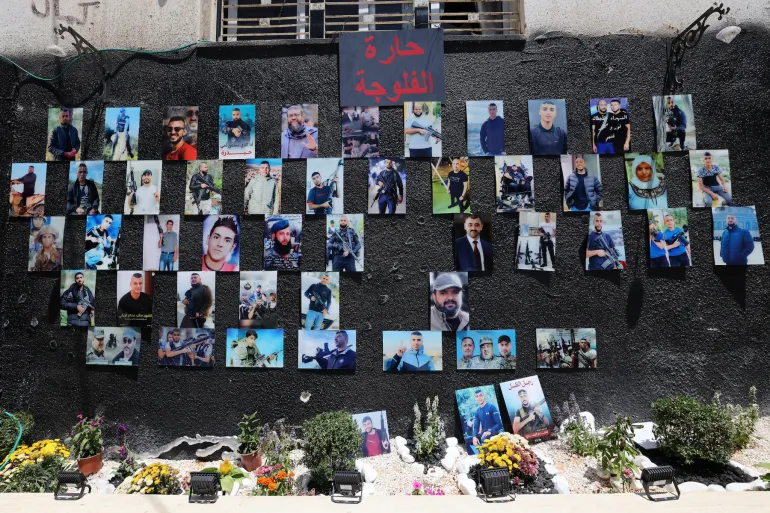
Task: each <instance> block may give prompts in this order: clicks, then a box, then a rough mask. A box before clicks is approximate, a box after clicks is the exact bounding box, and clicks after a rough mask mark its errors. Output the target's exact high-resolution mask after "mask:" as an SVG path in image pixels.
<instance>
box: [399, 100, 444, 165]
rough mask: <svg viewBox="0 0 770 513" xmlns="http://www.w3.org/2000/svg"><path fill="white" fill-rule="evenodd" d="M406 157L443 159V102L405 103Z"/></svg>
mask: <svg viewBox="0 0 770 513" xmlns="http://www.w3.org/2000/svg"><path fill="white" fill-rule="evenodd" d="M404 156H405V157H410V158H417V157H441V102H404Z"/></svg>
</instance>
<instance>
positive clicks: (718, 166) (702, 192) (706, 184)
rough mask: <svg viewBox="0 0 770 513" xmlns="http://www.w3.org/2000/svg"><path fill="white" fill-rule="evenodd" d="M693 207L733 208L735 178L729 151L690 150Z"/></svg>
mask: <svg viewBox="0 0 770 513" xmlns="http://www.w3.org/2000/svg"><path fill="white" fill-rule="evenodd" d="M690 172H691V173H692V206H693V207H695V208H699V207H705V208H711V207H732V206H733V178H732V172H731V170H730V155H729V152H728V151H727V150H690Z"/></svg>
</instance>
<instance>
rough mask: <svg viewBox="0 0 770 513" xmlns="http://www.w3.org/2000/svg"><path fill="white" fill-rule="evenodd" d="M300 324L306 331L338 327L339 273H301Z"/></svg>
mask: <svg viewBox="0 0 770 513" xmlns="http://www.w3.org/2000/svg"><path fill="white" fill-rule="evenodd" d="M301 283H302V286H301V289H302V290H303V291H304V292H303V293H302V296H301V297H300V312H301V313H302V319H301V324H302V326H303V327H304V328H305V329H306V330H337V329H339V327H340V273H335V272H329V271H327V272H311V273H302V282H301Z"/></svg>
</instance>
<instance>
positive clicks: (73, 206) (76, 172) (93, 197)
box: [67, 160, 104, 216]
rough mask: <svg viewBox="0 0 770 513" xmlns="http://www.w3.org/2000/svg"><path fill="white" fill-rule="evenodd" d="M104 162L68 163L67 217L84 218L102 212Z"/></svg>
mask: <svg viewBox="0 0 770 513" xmlns="http://www.w3.org/2000/svg"><path fill="white" fill-rule="evenodd" d="M103 184H104V162H103V161H101V160H88V161H81V162H70V172H69V178H68V181H67V215H73V216H85V215H89V216H90V215H94V214H100V213H101V212H102V202H101V197H102V185H103Z"/></svg>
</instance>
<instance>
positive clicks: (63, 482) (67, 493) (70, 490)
mask: <svg viewBox="0 0 770 513" xmlns="http://www.w3.org/2000/svg"><path fill="white" fill-rule="evenodd" d="M86 488H88V493H91V485H89V484H88V480H87V479H86V476H85V475H83V473H82V472H77V471H73V472H70V471H68V472H59V482H58V483H57V485H56V488H55V489H54V491H53V498H54V499H55V500H57V501H76V500H78V499H82V498H83V496H84V495H85V494H86Z"/></svg>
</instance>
